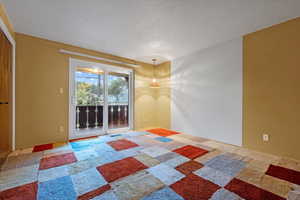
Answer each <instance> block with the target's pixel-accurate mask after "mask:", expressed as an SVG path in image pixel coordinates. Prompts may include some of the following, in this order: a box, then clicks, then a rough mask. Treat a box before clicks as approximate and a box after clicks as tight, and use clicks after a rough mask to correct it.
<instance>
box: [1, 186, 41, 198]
mask: <svg viewBox="0 0 300 200" xmlns="http://www.w3.org/2000/svg"><path fill="white" fill-rule="evenodd" d="M37 190H38V185H37V182H34V183H29V184H26V185H21V186H18V187H15V188H11V189H8V190H4V191H2V192H0V199H1V200H4V199H6V200H35V199H37Z"/></svg>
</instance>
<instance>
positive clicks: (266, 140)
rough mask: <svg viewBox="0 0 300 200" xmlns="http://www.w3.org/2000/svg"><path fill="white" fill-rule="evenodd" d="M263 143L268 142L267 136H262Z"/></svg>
mask: <svg viewBox="0 0 300 200" xmlns="http://www.w3.org/2000/svg"><path fill="white" fill-rule="evenodd" d="M263 141H264V142H268V141H269V135H268V134H263Z"/></svg>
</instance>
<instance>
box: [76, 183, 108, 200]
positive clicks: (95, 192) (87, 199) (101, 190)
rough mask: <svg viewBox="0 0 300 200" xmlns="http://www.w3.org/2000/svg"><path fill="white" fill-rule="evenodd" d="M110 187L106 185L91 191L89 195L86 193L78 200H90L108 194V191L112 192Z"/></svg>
mask: <svg viewBox="0 0 300 200" xmlns="http://www.w3.org/2000/svg"><path fill="white" fill-rule="evenodd" d="M110 188H111V187H110V185H108V184H107V185H104V186H102V187H100V188H98V189H96V190H93V191H90V192H88V193H85V194H83V195H80V196H79V197H78V198H77V200H90V199H93V198H94V197H96V196H99V195H100V194H102V193H104V192H106V191H107V190H110Z"/></svg>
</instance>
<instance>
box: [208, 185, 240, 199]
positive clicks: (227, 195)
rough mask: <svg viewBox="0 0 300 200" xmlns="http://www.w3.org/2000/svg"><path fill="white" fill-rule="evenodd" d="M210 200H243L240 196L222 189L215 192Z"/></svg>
mask: <svg viewBox="0 0 300 200" xmlns="http://www.w3.org/2000/svg"><path fill="white" fill-rule="evenodd" d="M210 200H243V199H242V198H241V197H240V196H238V195H236V194H234V193H232V192H229V191H228V190H225V189H224V188H221V189H219V190H218V191H216V192H215V193H214V194H213V195H212V197H211V198H210Z"/></svg>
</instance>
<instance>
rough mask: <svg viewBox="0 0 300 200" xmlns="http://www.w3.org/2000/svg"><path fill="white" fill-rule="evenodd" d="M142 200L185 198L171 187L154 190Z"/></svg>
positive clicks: (180, 199) (181, 199)
mask: <svg viewBox="0 0 300 200" xmlns="http://www.w3.org/2000/svg"><path fill="white" fill-rule="evenodd" d="M142 200H184V199H183V198H182V197H181V196H179V195H178V194H177V193H176V192H174V191H173V190H171V189H170V188H169V187H165V188H163V189H161V190H158V191H156V192H153V193H152V194H150V195H149V196H146V197H144V198H143V199H142Z"/></svg>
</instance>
